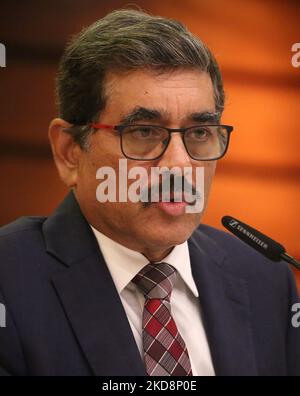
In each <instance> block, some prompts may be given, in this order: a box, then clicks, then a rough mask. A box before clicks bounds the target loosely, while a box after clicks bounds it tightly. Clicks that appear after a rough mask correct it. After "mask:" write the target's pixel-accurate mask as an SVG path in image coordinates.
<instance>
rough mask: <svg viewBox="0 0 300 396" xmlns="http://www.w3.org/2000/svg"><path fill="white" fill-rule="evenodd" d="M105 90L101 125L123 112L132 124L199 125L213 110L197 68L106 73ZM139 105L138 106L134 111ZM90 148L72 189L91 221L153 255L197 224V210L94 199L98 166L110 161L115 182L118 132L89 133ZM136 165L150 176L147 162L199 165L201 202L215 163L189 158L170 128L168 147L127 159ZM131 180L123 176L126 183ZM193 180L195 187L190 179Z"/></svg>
mask: <svg viewBox="0 0 300 396" xmlns="http://www.w3.org/2000/svg"><path fill="white" fill-rule="evenodd" d="M106 94H107V102H106V107H105V109H104V110H103V111H102V113H101V116H100V122H101V124H107V125H117V124H123V122H124V119H126V120H128V116H131V117H129V118H130V119H131V120H132V119H133V118H135V121H134V124H147V125H149V124H150V125H160V126H165V127H169V128H184V127H189V126H193V125H198V124H199V119H201V115H202V114H204V113H206V114H207V113H211V114H214V113H215V103H214V95H213V86H212V82H211V79H210V77H209V75H208V74H207V73H204V72H200V71H198V70H176V71H173V72H164V73H160V74H158V73H155V72H153V71H149V70H139V71H132V72H130V73H126V74H122V73H116V74H109V75H108V76H107V78H106ZM141 108H143V111H142V112H141V111H138V112H137V110H139V109H141ZM145 110H146V111H145ZM148 110H149V112H147V111H148ZM141 113H142V115H141ZM153 114H154V115H153ZM195 114H196V115H197V116H195ZM137 115H138V117H137ZM134 116H135V117H134ZM209 121H211V120H208V122H207V123H209ZM89 147H90V148H89V149H88V150H87V151H82V153H81V154H80V159H79V167H78V174H77V181H76V187H75V192H76V196H77V199H78V201H79V203H80V206H81V209H82V211H83V213H84V215H85V216H86V218H87V220H88V221H89V223H90V224H91V225H93V226H94V227H95V228H96V229H98V230H99V231H101V232H103V233H104V234H105V235H107V236H108V237H110V238H112V239H114V240H115V241H117V242H119V243H121V244H123V245H125V246H127V247H128V248H131V249H133V250H137V251H140V252H142V253H144V254H145V255H146V256H147V257H148V258H149V259H152V260H154V259H158V258H159V257H163V255H164V252H165V253H167V252H168V250H170V248H171V247H173V246H174V245H177V244H180V243H182V242H184V241H185V240H186V239H187V238H189V237H190V235H191V234H192V232H193V231H194V229H195V228H196V227H197V226H198V225H199V222H200V218H201V215H202V213H186V211H185V210H184V211H182V212H180V211H179V212H178V211H176V210H174V211H172V210H171V209H170V208H169V210H166V209H165V208H164V206H163V205H161V204H159V203H152V204H150V205H147V206H145V205H143V204H142V203H141V202H130V200H128V202H105V203H99V202H98V200H97V198H96V189H97V187H98V185H99V183H100V182H101V181H100V180H97V179H96V172H97V170H98V168H100V167H104V166H109V167H112V168H113V169H115V170H116V175H117V180H116V181H117V186H118V183H119V179H118V168H119V165H118V163H119V159H121V158H124V156H123V154H122V151H121V147H120V136H119V134H118V133H117V132H116V131H114V130H111V129H100V130H98V131H97V132H96V133H94V134H93V135H92V136H91V137H90V146H89ZM135 166H140V167H143V168H145V169H146V171H147V172H148V174H149V175H150V170H151V167H168V168H169V169H171V168H173V167H179V168H180V169H181V170H182V174H183V170H184V167H192V168H193V175H195V173H196V172H195V169H196V167H199V166H200V167H204V194H205V204H206V201H207V199H208V194H209V190H210V185H211V181H212V178H213V175H214V172H215V166H216V163H215V161H206V162H201V161H196V160H193V159H191V158H190V157H189V155H188V153H187V152H186V149H185V147H184V144H183V141H182V137H181V135H180V133H172V135H171V140H170V143H169V146H168V148H167V150H166V151H165V153H164V155H163V156H162V157H161V158H159V159H157V160H153V161H136V160H127V167H128V171H129V170H130V169H131V168H132V167H135ZM132 182H133V180H128V186H130V184H131V183H132ZM149 183H150V180H149ZM193 184H194V186H195V178H194V180H193ZM117 191H118V188H117ZM200 193H203V191H200ZM169 205H172V204H169Z"/></svg>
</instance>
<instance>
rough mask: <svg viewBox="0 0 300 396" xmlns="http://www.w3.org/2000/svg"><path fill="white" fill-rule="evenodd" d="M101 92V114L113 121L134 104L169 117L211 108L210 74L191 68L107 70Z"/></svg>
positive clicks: (211, 87)
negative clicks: (116, 71) (102, 102)
mask: <svg viewBox="0 0 300 396" xmlns="http://www.w3.org/2000/svg"><path fill="white" fill-rule="evenodd" d="M105 93H106V107H105V109H104V112H103V113H102V115H103V116H105V117H108V118H109V119H110V120H114V121H117V119H121V118H124V116H126V115H127V114H128V113H130V112H131V111H132V110H133V109H134V108H137V107H144V108H151V109H157V110H158V111H160V112H162V113H163V114H164V116H165V117H169V118H170V119H182V118H186V117H187V116H188V115H189V114H192V113H196V112H205V111H207V112H214V111H215V102H214V92H213V85H212V82H211V78H210V76H209V75H208V74H207V73H205V72H202V71H199V70H194V69H191V70H190V69H189V70H185V69H183V70H181V69H178V70H175V71H168V72H160V73H158V72H157V71H153V70H136V71H131V72H128V73H109V74H108V75H107V77H106V82H105Z"/></svg>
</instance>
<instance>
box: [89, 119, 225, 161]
mask: <svg viewBox="0 0 300 396" xmlns="http://www.w3.org/2000/svg"><path fill="white" fill-rule="evenodd" d="M89 126H90V127H91V128H95V129H107V128H108V129H114V130H115V131H117V132H118V133H119V134H120V143H121V151H122V154H123V155H124V157H125V158H127V159H131V160H134V161H155V160H157V159H159V158H161V157H162V156H163V155H164V153H165V152H166V150H167V148H168V146H169V143H170V140H171V133H175V132H180V133H181V134H185V132H186V131H188V130H189V129H193V128H197V127H222V128H225V129H226V132H227V135H228V138H227V142H226V147H225V150H224V152H223V153H222V155H219V156H218V157H214V158H208V159H199V158H195V157H193V156H192V155H191V154H190V152H189V150H188V149H187V146H186V143H185V141H184V138H182V142H183V144H184V147H185V149H186V152H187V153H188V155H189V156H190V157H191V158H192V159H193V160H195V161H216V160H218V159H220V158H222V157H224V155H225V154H226V152H227V150H228V147H229V141H230V134H231V132H232V131H233V126H231V125H223V124H209V125H206V124H202V125H194V126H191V127H187V128H167V127H164V126H160V125H149V124H136V125H135V124H134V125H131V124H119V125H107V124H89ZM130 126H140V127H155V126H157V127H159V128H161V129H164V130H166V131H167V132H168V134H169V136H168V143H167V144H166V147H165V148H164V150H163V151H162V153H161V154H160V155H158V156H157V157H154V158H135V157H130V156H128V155H127V154H126V153H125V152H124V148H123V137H122V136H123V131H124V129H125V128H128V127H130Z"/></svg>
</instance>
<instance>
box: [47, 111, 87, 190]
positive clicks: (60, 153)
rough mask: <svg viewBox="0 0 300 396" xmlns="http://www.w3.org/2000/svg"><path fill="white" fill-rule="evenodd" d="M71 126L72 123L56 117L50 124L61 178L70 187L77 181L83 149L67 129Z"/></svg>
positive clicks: (55, 157)
mask: <svg viewBox="0 0 300 396" xmlns="http://www.w3.org/2000/svg"><path fill="white" fill-rule="evenodd" d="M70 126H71V124H69V123H68V122H66V121H64V120H62V119H61V118H55V119H54V120H52V121H51V123H50V125H49V130H48V137H49V140H50V143H51V148H52V153H53V157H54V161H55V164H56V167H57V169H58V173H59V176H60V178H61V179H62V181H63V182H64V183H65V184H66V185H67V186H68V187H74V186H76V183H77V176H78V166H79V160H80V156H81V154H82V150H81V148H80V147H79V145H78V144H77V143H75V142H74V139H73V137H72V136H71V135H70V134H69V133H68V132H67V131H65V129H66V128H69V127H70Z"/></svg>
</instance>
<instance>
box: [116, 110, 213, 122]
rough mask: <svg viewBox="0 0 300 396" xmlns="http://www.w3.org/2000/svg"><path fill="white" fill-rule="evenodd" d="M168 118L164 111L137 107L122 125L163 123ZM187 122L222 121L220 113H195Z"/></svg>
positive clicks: (187, 118)
mask: <svg viewBox="0 0 300 396" xmlns="http://www.w3.org/2000/svg"><path fill="white" fill-rule="evenodd" d="M168 118H169V117H168V113H167V112H165V111H163V110H157V109H149V108H146V107H141V106H137V107H135V108H134V109H133V110H132V111H131V112H130V113H129V114H127V115H126V116H124V117H123V118H122V119H121V124H125V125H128V124H133V123H135V122H138V121H162V120H167V119H168ZM185 120H187V121H192V122H199V123H204V122H210V123H218V122H219V121H220V113H219V112H209V111H203V112H195V113H191V114H189V115H187V116H186V117H185Z"/></svg>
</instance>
